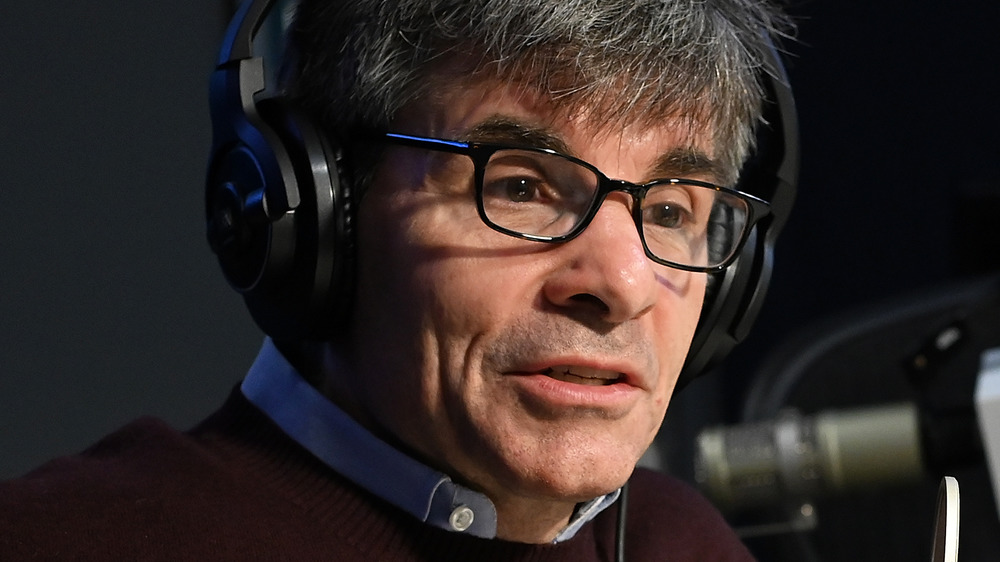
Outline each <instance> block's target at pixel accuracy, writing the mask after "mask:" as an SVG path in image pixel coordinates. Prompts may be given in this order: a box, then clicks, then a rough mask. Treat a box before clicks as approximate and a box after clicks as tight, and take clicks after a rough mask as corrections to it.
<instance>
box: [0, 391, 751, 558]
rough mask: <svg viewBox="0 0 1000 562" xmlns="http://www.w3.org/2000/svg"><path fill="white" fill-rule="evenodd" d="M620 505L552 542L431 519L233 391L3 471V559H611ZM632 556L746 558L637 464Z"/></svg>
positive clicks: (691, 503)
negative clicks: (457, 529) (187, 418)
mask: <svg viewBox="0 0 1000 562" xmlns="http://www.w3.org/2000/svg"><path fill="white" fill-rule="evenodd" d="M616 511H617V509H616V507H615V506H612V507H611V508H608V509H607V510H605V511H604V512H603V513H602V514H600V515H599V516H598V517H597V518H596V519H595V520H594V521H593V522H591V523H589V524H587V525H586V526H585V527H584V528H583V529H581V530H580V532H579V533H578V534H577V535H576V536H575V537H574V538H572V539H570V540H568V541H566V542H563V543H560V544H554V545H526V544H520V543H511V542H506V541H501V540H486V539H479V538H475V537H470V536H466V535H462V534H459V533H452V532H448V531H443V530H440V529H437V528H433V527H430V526H427V525H425V524H424V523H422V522H420V521H418V520H416V519H415V518H413V517H412V516H410V515H409V514H407V513H404V512H402V511H400V510H398V509H396V508H395V507H393V506H391V505H389V504H387V503H385V502H383V501H382V500H380V499H378V498H376V497H374V496H373V495H371V494H370V493H368V492H366V491H365V490H363V489H360V488H358V487H357V486H355V485H353V484H352V483H351V482H349V481H347V480H346V479H344V478H343V477H341V476H340V475H338V474H337V473H335V472H333V471H332V470H330V469H329V468H327V467H326V466H325V465H324V464H322V463H321V462H319V461H318V460H317V459H316V458H315V457H313V456H312V455H311V454H309V453H308V452H307V451H305V450H304V449H302V448H301V447H299V446H298V444H296V443H295V442H293V441H291V440H290V439H288V438H287V437H286V436H285V435H284V434H283V433H281V431H280V430H279V429H278V428H277V427H276V426H274V425H273V424H272V423H271V422H270V420H268V419H267V418H266V417H265V416H264V415H263V414H261V413H260V412H259V411H258V410H256V408H255V407H254V406H252V405H251V404H250V403H249V402H247V401H246V399H245V398H243V396H242V395H241V394H240V393H239V392H234V393H233V395H232V396H231V397H230V399H229V401H228V402H227V403H226V405H225V406H224V407H223V408H222V409H221V410H220V411H219V412H217V413H216V414H215V415H213V416H212V417H211V418H209V419H208V420H206V421H205V422H203V423H202V424H201V425H199V426H198V427H196V428H195V429H194V430H192V431H190V432H187V433H180V432H177V431H174V430H172V429H170V428H169V427H167V426H166V425H165V424H164V423H162V422H160V421H157V420H153V419H140V420H138V421H135V422H133V423H131V424H129V425H127V426H126V427H124V428H123V429H121V430H119V431H118V432H116V433H114V434H112V435H110V436H108V437H106V438H105V439H103V440H101V441H100V442H99V443H97V444H96V445H94V446H93V447H91V448H90V449H88V450H86V451H84V452H83V453H81V454H79V455H75V456H71V457H65V458H61V459H57V460H54V461H52V462H49V463H48V464H45V465H43V466H42V467H40V468H38V469H37V470H35V471H33V472H31V473H29V474H28V475H26V476H24V477H22V478H19V479H16V480H11V481H8V482H3V483H0V560H24V559H40V560H70V559H72V560H171V561H173V560H296V561H299V560H343V561H373V560H378V561H382V560H428V561H430V560H434V561H440V560H470V561H471V560H475V561H493V560H495V561H498V562H499V561H504V562H509V561H516V560H523V561H543V560H544V561H560V560H565V561H572V562H580V561H589V560H593V561H597V560H601V561H610V560H613V558H614V557H613V552H614V535H615V532H614V528H615V516H616ZM625 557H626V560H630V561H639V560H668V561H678V562H679V561H687V560H690V561H699V562H705V561H712V560H751V556H750V554H749V553H748V552H747V550H746V549H745V548H744V547H743V545H742V544H741V543H740V542H739V540H738V539H737V538H736V537H735V536H734V535H733V533H732V531H731V530H730V529H729V528H728V527H727V526H726V524H725V522H724V521H723V520H722V519H721V517H720V516H719V515H718V513H717V512H716V511H715V510H714V509H713V508H712V507H711V506H710V505H708V504H707V502H706V501H705V500H704V499H702V498H701V497H700V496H699V495H698V494H697V493H696V492H694V491H693V490H691V489H690V488H688V487H687V486H686V485H684V484H682V483H680V482H678V481H677V480H674V479H672V478H669V477H667V476H664V475H661V474H657V473H654V472H651V471H648V470H642V469H640V470H637V471H636V473H635V475H634V476H633V478H632V482H631V485H630V492H629V513H628V526H627V532H626V546H625Z"/></svg>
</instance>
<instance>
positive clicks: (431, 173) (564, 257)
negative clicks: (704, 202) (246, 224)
mask: <svg viewBox="0 0 1000 562" xmlns="http://www.w3.org/2000/svg"><path fill="white" fill-rule="evenodd" d="M565 113H567V112H562V113H561V114H554V113H553V112H552V111H551V105H548V104H546V103H543V102H540V101H538V100H535V99H530V97H528V96H524V95H517V94H515V93H514V92H512V91H510V90H507V89H505V88H503V87H502V86H501V85H500V84H499V83H496V82H493V81H489V80H482V81H478V82H473V83H471V84H463V85H462V87H455V88H451V89H448V90H445V91H444V92H443V93H440V94H439V95H437V96H435V97H434V99H432V100H422V101H421V102H420V103H415V104H413V105H411V106H410V107H408V108H407V109H406V110H404V111H403V112H402V113H401V115H400V117H399V118H398V119H397V120H396V122H395V123H394V124H393V128H392V130H393V131H394V132H401V133H407V134H413V135H421V136H429V137H439V138H446V139H469V140H490V141H493V142H497V141H500V140H503V138H504V136H505V135H509V134H510V133H509V130H510V127H509V126H507V127H499V128H495V130H494V128H491V126H490V125H489V124H490V123H497V122H503V123H506V124H508V125H509V124H511V123H514V124H519V125H520V127H521V129H522V130H524V131H529V134H528V135H526V136H527V138H543V139H548V140H549V141H550V142H552V143H555V144H559V145H562V147H563V148H564V150H566V151H568V152H569V153H570V154H572V155H574V156H576V157H578V158H581V159H583V160H586V161H588V162H590V163H592V164H594V165H596V166H597V167H598V168H599V169H601V170H602V171H603V172H604V173H605V174H606V175H608V176H609V177H612V178H619V179H626V180H630V181H633V182H645V181H649V180H651V179H654V178H662V177H669V176H670V175H671V170H669V169H664V164H663V162H664V161H667V160H669V159H665V158H664V156H665V155H668V154H670V153H671V152H672V151H678V150H684V151H690V150H691V149H694V150H698V151H701V152H703V153H705V154H709V149H708V147H710V146H711V139H710V138H708V137H707V135H702V136H698V135H692V134H690V132H691V131H690V128H688V127H674V126H672V124H671V123H669V122H667V123H660V124H659V125H658V126H652V127H651V126H642V125H638V124H636V125H629V126H625V127H624V128H623V127H621V126H617V127H605V128H601V127H595V126H592V125H590V123H591V122H592V120H590V119H588V117H587V115H586V114H584V113H580V114H576V115H565ZM554 115H561V116H559V117H555V116H554ZM692 136H694V137H695V138H693V139H692V138H691V137H692ZM470 137H471V138H470ZM480 137H488V139H483V138H480ZM702 137H704V138H702ZM523 138H524V137H523V136H522V137H521V140H517V139H508V140H510V141H512V142H520V143H521V144H522V145H523V144H524V142H525V141H524V140H523ZM709 155H710V154H709ZM472 170H473V166H472V162H471V160H470V159H469V158H468V157H466V156H463V155H454V154H446V153H441V152H432V151H428V150H422V149H416V148H404V147H394V146H388V147H387V148H386V151H385V153H384V156H383V158H382V160H381V163H380V165H379V166H378V167H377V169H376V172H375V176H374V180H373V182H372V185H371V186H370V188H369V189H368V191H367V192H366V194H365V197H364V199H363V200H362V202H361V203H360V207H359V210H358V221H357V224H358V231H359V235H358V236H359V237H358V244H359V247H358V261H359V273H358V294H357V301H356V308H355V320H354V323H353V325H352V332H351V340H350V345H351V346H352V347H351V350H350V353H351V369H352V373H353V374H352V375H351V379H350V380H349V381H348V382H347V383H346V384H347V385H348V387H349V391H348V392H349V393H350V394H351V395H352V397H351V398H349V399H348V400H347V402H351V403H352V404H350V405H348V408H349V409H350V410H352V411H353V412H354V414H355V415H356V416H358V417H359V418H361V421H362V422H363V423H366V424H367V425H369V426H370V427H373V428H375V430H376V431H377V432H380V433H381V434H383V435H389V436H391V438H392V439H395V440H397V441H398V442H399V443H400V444H402V446H403V447H404V448H407V449H409V450H410V451H411V452H413V453H415V454H416V455H417V456H418V457H420V458H422V459H423V460H424V461H425V462H427V463H429V464H431V465H432V466H435V467H436V468H438V469H441V470H443V471H444V472H446V473H448V474H450V475H452V476H453V477H455V478H457V479H458V480H460V481H462V482H464V483H465V484H467V485H470V486H471V487H473V488H476V489H479V490H481V491H483V492H485V493H487V495H489V496H490V497H491V498H493V499H494V501H495V502H503V501H505V500H508V499H509V500H512V501H513V500H515V499H516V498H533V499H544V500H548V501H555V502H569V503H576V502H578V501H582V500H586V499H590V498H593V497H595V496H597V495H600V494H603V493H607V492H609V491H611V490H613V489H615V488H617V487H619V486H620V485H621V484H622V483H623V482H624V481H625V480H626V479H627V478H628V476H629V475H630V474H631V472H632V470H633V468H634V466H635V464H636V462H637V461H638V459H639V457H640V456H641V455H642V453H643V452H644V451H645V450H646V448H647V447H648V446H649V444H650V442H651V441H652V439H653V437H654V435H655V434H656V432H657V429H658V428H659V425H660V422H661V421H662V419H663V415H664V412H665V410H666V408H667V403H668V402H669V399H670V395H671V393H672V391H673V388H674V384H675V382H676V380H677V376H678V374H679V372H680V369H681V366H682V365H683V363H684V359H685V355H686V353H687V350H688V346H689V344H690V341H691V338H692V335H693V333H694V329H695V325H696V323H697V320H698V316H699V313H700V311H701V305H702V299H703V297H704V290H705V275H704V274H696V273H688V272H682V271H678V270H674V269H670V268H668V267H665V266H661V265H657V264H655V263H653V262H652V261H650V260H649V259H648V258H647V257H646V256H645V255H644V253H643V247H642V242H641V241H640V239H639V235H638V233H637V231H636V227H635V225H634V223H633V221H632V219H631V215H630V208H631V198H630V196H628V195H626V194H624V193H621V192H615V193H613V194H611V195H610V196H609V197H608V198H607V200H606V201H605V202H604V204H603V205H602V207H601V208H600V211H599V212H598V213H597V216H596V217H595V218H594V220H593V222H592V223H591V224H590V226H589V227H588V228H587V230H585V231H584V232H583V233H582V234H581V235H580V236H579V237H578V238H576V239H574V240H572V241H570V242H567V243H563V244H545V243H540V242H532V241H526V240H519V239H516V238H513V237H510V236H507V235H504V234H501V233H498V232H496V231H494V230H491V229H490V228H489V227H487V226H486V225H485V224H484V223H483V222H482V220H480V218H479V216H478V214H477V211H476V204H475V196H474V182H473V173H472ZM687 175H688V176H690V175H692V174H691V172H690V171H688V173H687ZM694 175H697V173H695V174H694ZM696 179H699V178H696ZM700 179H706V180H712V179H713V178H712V177H710V176H707V174H703V177H701V178H700Z"/></svg>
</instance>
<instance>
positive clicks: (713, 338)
mask: <svg viewBox="0 0 1000 562" xmlns="http://www.w3.org/2000/svg"><path fill="white" fill-rule="evenodd" d="M771 256H772V251H771V248H770V247H769V245H768V244H766V243H764V241H763V240H761V233H760V231H759V227H754V229H753V230H751V231H750V235H749V237H748V238H747V240H746V243H745V244H744V245H743V247H742V249H741V250H740V254H739V257H738V258H736V260H735V261H733V263H732V264H730V265H729V267H727V268H726V269H725V270H723V271H722V272H720V273H710V274H708V280H707V283H706V287H705V303H704V305H703V306H702V313H701V317H700V318H699V319H698V327H697V328H696V329H695V334H694V338H693V340H692V341H691V347H690V349H689V351H688V357H687V361H686V362H685V363H684V368H683V369H682V370H681V374H680V377H679V378H678V380H677V385H676V387H675V392H676V391H677V390H680V389H681V388H683V387H684V386H686V385H687V384H688V383H689V382H691V381H692V380H694V379H695V378H697V377H698V376H699V375H701V374H703V373H705V372H706V371H707V370H709V369H711V368H712V367H714V366H716V365H717V364H718V363H720V362H721V361H722V360H723V359H724V358H725V357H726V356H727V355H728V354H729V352H730V351H732V349H733V348H734V347H735V346H736V344H738V343H739V342H740V341H742V340H743V338H744V337H746V333H747V332H748V331H749V329H750V326H751V325H752V323H753V320H754V318H755V317H756V312H757V311H758V310H759V303H760V302H761V301H762V298H763V290H764V289H765V288H766V287H767V284H768V282H769V280H770V272H771Z"/></svg>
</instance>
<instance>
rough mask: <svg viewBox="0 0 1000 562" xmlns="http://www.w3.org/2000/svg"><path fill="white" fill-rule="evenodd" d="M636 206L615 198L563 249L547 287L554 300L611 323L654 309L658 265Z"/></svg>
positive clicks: (626, 199)
mask: <svg viewBox="0 0 1000 562" xmlns="http://www.w3.org/2000/svg"><path fill="white" fill-rule="evenodd" d="M630 205H631V197H629V196H627V195H625V194H624V193H618V194H613V195H611V196H609V197H608V199H607V200H605V201H604V203H603V204H602V205H601V208H600V209H599V210H598V212H597V215H595V216H594V219H593V220H592V221H591V223H590V224H589V225H588V226H587V228H586V229H585V230H584V231H583V232H582V233H581V234H580V235H579V236H577V237H576V238H575V239H573V240H571V241H570V242H567V243H566V244H564V245H563V246H562V247H560V248H559V249H558V252H559V253H560V255H561V257H562V260H563V261H562V263H561V264H560V268H559V269H558V270H556V271H555V272H553V273H552V274H551V275H550V277H549V278H548V279H547V280H546V284H545V289H544V294H545V297H546V298H547V299H548V300H549V302H551V303H553V304H555V305H556V306H559V307H566V308H589V309H591V312H592V313H597V314H599V315H600V317H601V320H603V321H605V322H610V323H621V322H625V321H627V320H630V319H633V318H637V317H639V316H641V315H643V314H645V313H646V312H647V311H648V310H649V309H651V308H652V307H653V305H654V304H655V303H656V298H657V291H658V287H659V281H658V279H657V266H656V265H655V264H654V263H653V262H652V261H651V260H650V259H649V258H648V257H646V254H645V251H644V250H643V246H642V240H641V239H640V238H639V232H638V231H637V230H636V227H635V222H633V220H632V215H631V212H630ZM678 273H680V272H678Z"/></svg>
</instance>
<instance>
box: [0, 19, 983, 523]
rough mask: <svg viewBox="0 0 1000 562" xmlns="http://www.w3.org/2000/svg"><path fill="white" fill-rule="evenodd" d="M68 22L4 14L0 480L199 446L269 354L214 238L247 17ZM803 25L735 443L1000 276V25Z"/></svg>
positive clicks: (728, 415) (734, 400) (739, 361)
mask: <svg viewBox="0 0 1000 562" xmlns="http://www.w3.org/2000/svg"><path fill="white" fill-rule="evenodd" d="M61 4H62V5H60V6H58V7H54V6H53V5H52V4H51V3H45V2H37V1H29V0H8V1H7V2H5V3H4V8H3V10H2V13H0V52H2V54H3V63H2V65H0V77H2V79H0V100H2V105H0V119H2V126H0V162H2V163H0V240H2V241H0V264H2V273H0V478H3V477H12V476H15V475H18V474H20V473H23V472H24V471H25V470H27V469H29V468H30V467H33V466H35V465H37V464H39V463H40V462H42V461H44V460H45V459H47V458H50V457H52V456H54V455H57V454H62V453H69V452H74V451H78V450H80V449H81V448H83V447H85V446H86V445H88V444H90V443H91V442H93V441H94V440H95V439H97V438H99V437H100V436H101V435H103V434H105V433H108V432H109V431H111V430H113V429H114V428H116V427H118V426H120V425H121V424H123V423H126V422H127V421H129V420H131V419H132V418H134V417H136V416H139V415H143V414H152V415H155V416H158V417H161V418H164V419H166V420H168V421H169V422H171V423H172V424H174V425H176V426H178V427H188V426H190V425H191V424H193V423H195V422H196V421H198V420H199V419H200V418H201V417H203V416H204V415H205V414H207V413H208V412H210V411H212V410H213V409H214V408H215V407H216V406H217V405H218V404H220V403H221V401H222V400H223V399H224V397H225V395H226V393H227V392H228V391H229V390H230V388H232V386H233V385H234V384H236V383H237V382H238V381H239V380H240V378H241V377H242V376H243V374H244V372H245V370H246V368H247V367H248V366H249V364H250V363H251V361H252V359H253V356H254V354H255V352H256V348H257V346H258V345H259V342H260V335H259V333H258V331H257V330H256V328H255V327H254V326H253V324H252V322H251V321H250V319H249V317H248V315H247V314H246V313H245V311H244V309H243V306H242V302H241V300H240V298H239V297H238V296H237V295H236V294H235V293H233V292H232V291H230V290H229V289H228V287H227V286H226V284H225V281H224V280H223V279H222V276H221V275H219V273H218V271H217V268H216V265H215V262H214V258H213V256H212V255H211V253H210V252H209V250H208V248H207V244H206V243H205V238H204V225H203V218H202V205H203V199H202V198H203V194H202V177H203V172H204V168H205V162H206V157H207V153H208V147H209V143H210V128H209V123H208V111H207V79H208V74H209V72H210V70H211V68H212V65H213V58H214V55H215V50H216V47H217V43H218V41H219V39H220V38H221V34H222V31H223V28H224V25H225V20H226V6H227V5H228V2H206V1H205V0H175V1H173V2H168V3H146V2H142V3H139V2H131V3H128V2H126V3H121V2H96V3H93V2H91V3H61ZM791 11H792V12H793V13H794V14H795V15H796V16H798V20H799V24H800V33H799V38H800V43H799V44H795V45H789V50H790V51H791V52H792V53H793V56H792V57H791V58H790V60H789V71H790V74H791V79H792V83H793V86H794V89H795V92H796V98H797V102H798V107H799V111H800V122H801V130H802V146H801V153H802V174H801V181H800V187H799V197H798V201H797V203H796V207H795V209H794V212H793V213H792V217H791V220H790V221H789V223H788V225H787V227H786V230H785V232H784V234H783V236H782V238H781V239H780V240H779V245H778V262H777V269H776V272H775V276H774V282H773V284H772V289H771V292H770V295H769V298H768V301H767V305H766V306H765V309H764V312H763V313H762V315H761V318H760V319H759V321H758V324H757V326H756V328H755V331H754V333H753V334H752V335H751V338H750V340H749V341H748V342H747V344H746V345H744V346H743V347H742V348H741V349H739V350H738V351H737V353H736V354H734V356H733V357H732V359H731V360H730V361H729V363H728V364H727V365H726V367H725V370H724V372H722V373H721V374H716V375H713V377H714V382H713V381H712V379H710V380H709V381H708V382H706V383H704V384H703V383H700V382H699V383H696V384H703V386H705V387H708V386H710V385H713V384H714V385H715V386H714V388H721V389H722V393H721V394H722V397H721V398H720V399H719V401H718V404H717V405H714V406H712V405H707V406H706V407H705V409H706V410H712V411H717V412H718V416H719V417H721V418H725V419H727V420H733V419H736V418H737V417H738V415H739V408H740V404H741V401H742V396H743V393H744V391H745V390H746V387H747V385H748V384H749V381H750V377H751V376H752V375H753V374H755V373H756V372H757V370H758V367H759V365H761V363H762V362H763V361H764V359H765V356H766V353H767V350H769V349H773V348H775V347H776V346H778V344H779V342H782V341H784V340H786V339H787V338H788V337H789V336H791V335H793V334H796V333H800V332H801V330H802V329H803V327H805V326H809V325H811V324H812V323H814V322H816V321H819V320H822V319H824V318H827V317H828V316H830V315H833V314H838V313H842V312H843V311H844V310H850V309H852V308H855V307H864V306H868V305H870V304H872V303H879V302H881V301H883V300H885V299H888V298H891V297H895V296H897V295H905V294H908V293H911V292H915V291H919V290H923V289H926V288H933V287H938V286H942V285H945V284H947V283H950V282H952V281H954V280H957V279H964V278H967V277H969V276H971V275H974V274H978V273H983V272H986V271H990V270H993V269H996V268H997V265H998V263H1000V249H998V247H997V244H998V242H997V241H998V240H1000V228H998V224H1000V206H998V205H997V198H998V195H997V194H998V193H1000V158H998V156H1000V110H998V108H997V100H1000V77H998V73H1000V71H998V58H1000V57H998V55H1000V33H998V32H997V29H998V28H1000V3H997V2H990V1H982V0H981V1H972V0H958V1H951V2H940V1H933V2H932V1H930V0H909V1H905V2H904V1H902V0H882V1H868V0H854V1H846V2H845V1H839V2H832V1H826V2H823V1H812V2H797V3H796V4H795V5H794V6H793V7H792V9H791ZM994 211H996V212H994ZM849 368H850V366H845V369H849ZM695 392H698V391H695ZM858 399H859V402H863V401H864V397H863V396H859V397H858ZM679 400H683V396H682V397H681V399H679ZM994 516H995V514H994ZM915 533H917V534H918V535H921V536H923V535H924V534H926V532H925V530H924V529H918V530H916V531H915Z"/></svg>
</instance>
